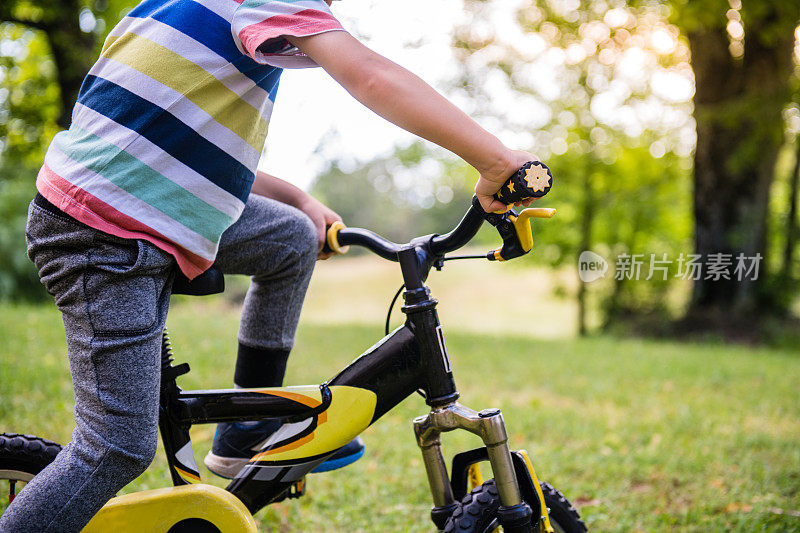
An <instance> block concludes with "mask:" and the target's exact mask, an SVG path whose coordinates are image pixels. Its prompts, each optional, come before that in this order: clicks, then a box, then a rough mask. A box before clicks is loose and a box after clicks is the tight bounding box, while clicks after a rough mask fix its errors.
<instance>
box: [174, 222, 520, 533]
mask: <svg viewBox="0 0 800 533" xmlns="http://www.w3.org/2000/svg"><path fill="white" fill-rule="evenodd" d="M474 231H475V232H476V231H477V227H476V228H474ZM472 234H473V235H474V232H473V233H472ZM471 236H472V235H469V236H468V237H471ZM462 237H463V236H462ZM432 238H433V236H431V237H428V238H421V239H417V240H415V241H412V242H411V243H409V244H408V245H406V246H405V247H404V248H403V249H401V250H400V251H399V252H398V253H397V260H398V262H399V263H400V267H401V270H402V272H403V278H404V281H405V285H406V291H405V293H404V301H405V305H404V306H403V307H402V311H403V312H404V313H405V314H406V315H407V320H406V323H405V324H404V325H403V326H401V327H399V328H397V329H396V330H395V331H394V332H392V333H391V334H389V335H387V336H386V337H384V338H383V339H382V340H381V341H379V342H378V343H376V344H375V345H373V346H372V347H370V348H369V349H368V350H367V351H366V352H364V353H363V354H362V355H361V356H360V357H358V358H357V359H356V360H355V361H353V362H352V363H351V364H350V365H348V366H347V367H346V368H344V369H343V370H342V371H341V372H339V373H338V374H337V375H336V376H334V377H333V378H332V379H331V380H330V381H328V382H326V383H323V384H322V385H319V386H303V387H285V388H274V389H233V390H216V391H206V390H199V391H181V390H180V389H179V388H178V387H177V385H176V384H175V377H176V376H177V375H180V374H182V373H185V372H186V371H188V367H185V368H181V367H171V366H170V365H169V362H170V360H169V353H168V350H165V355H164V357H165V363H164V369H163V372H162V375H163V376H165V380H164V381H162V401H161V419H160V427H161V433H162V438H163V441H164V447H165V450H166V453H167V458H168V462H169V466H170V471H171V475H172V479H173V482H174V483H175V484H176V485H182V484H188V483H195V482H198V481H199V479H200V478H199V474H198V470H197V466H196V465H195V463H194V460H193V458H192V453H191V442H190V440H189V432H188V429H189V427H190V426H191V425H192V424H198V423H212V422H230V421H236V420H257V419H264V418H281V419H282V420H283V421H284V424H283V426H282V427H281V429H280V430H279V431H278V432H276V433H275V434H274V435H273V436H272V437H270V438H269V440H267V441H266V442H265V443H264V444H263V446H262V449H261V451H259V453H258V454H257V455H255V456H254V457H252V458H251V459H250V461H249V462H248V463H247V465H246V466H245V467H244V468H243V469H242V470H241V471H240V472H239V474H238V475H237V477H236V479H234V480H233V481H232V482H231V483H230V484H229V486H228V487H227V490H228V491H230V492H231V493H232V494H234V495H235V496H236V497H237V498H239V499H240V500H241V501H242V502H243V503H244V504H245V506H246V507H247V508H248V510H249V511H250V512H251V513H255V512H256V511H258V510H259V509H261V508H262V507H263V506H265V505H267V504H269V503H270V502H273V501H276V500H278V499H281V498H282V496H283V495H285V494H286V493H287V491H289V490H290V488H291V487H292V486H293V485H294V484H295V483H297V482H298V481H300V480H301V479H302V478H303V477H304V476H305V475H306V474H307V473H308V472H310V471H311V470H312V469H313V468H315V467H316V466H317V465H319V464H320V463H321V462H323V461H324V460H325V459H326V458H327V457H328V456H330V455H331V454H332V453H334V452H335V451H336V450H337V449H338V448H340V447H341V446H343V445H345V444H346V443H347V442H349V441H350V440H351V439H353V438H354V437H355V436H357V435H358V434H359V433H361V432H362V431H363V430H364V429H366V428H367V427H368V426H369V425H371V424H372V423H373V422H375V421H376V420H378V419H379V418H380V417H381V416H383V415H384V414H385V413H386V412H388V411H389V410H391V409H392V408H394V407H395V406H396V405H397V404H399V403H400V402H401V401H402V400H404V399H405V398H406V397H408V396H409V395H410V394H412V393H413V392H414V391H416V390H422V391H424V393H425V397H426V403H428V405H430V406H431V408H432V410H431V412H430V414H428V415H427V416H423V417H419V418H417V419H415V421H414V429H415V434H416V437H417V443H418V445H419V446H420V448H421V450H422V456H423V460H424V463H425V469H426V473H427V477H428V481H429V484H430V488H431V493H432V496H433V502H434V508H433V512H432V515H433V518H434V521H437V516H443V517H444V519H446V518H447V516H449V514H450V513H451V512H452V510H453V509H454V507H455V505H456V502H455V498H454V495H453V490H452V488H451V484H450V481H449V479H448V474H447V468H446V466H445V463H444V458H443V455H442V451H441V440H440V434H441V433H443V432H447V431H451V430H454V429H466V430H467V431H470V432H472V433H475V434H477V435H478V436H480V437H481V438H482V439H483V441H484V444H485V445H486V449H487V452H488V458H489V460H490V462H491V465H492V471H493V473H494V476H495V480H496V483H497V487H498V491H499V493H500V498H501V503H502V505H503V507H502V509H501V511H502V512H504V513H505V515H504V517H503V524H504V526H505V527H506V530H508V531H514V530H517V529H516V528H515V527H514V524H515V523H520V524H522V523H525V521H526V520H527V524H528V525H529V524H530V516H531V509H530V507H529V506H528V505H527V504H526V503H525V502H524V501H523V500H522V497H521V495H520V490H519V487H518V484H517V477H516V474H515V470H514V466H513V464H512V457H511V453H510V451H509V449H508V445H507V435H506V430H505V425H504V422H503V417H502V414H501V413H500V410H499V409H488V410H484V411H481V412H476V411H473V410H471V409H468V408H466V407H464V406H461V405H460V404H458V403H457V402H456V400H457V399H458V397H459V394H458V391H457V389H456V385H455V382H454V380H453V372H452V365H451V363H450V359H449V356H448V354H447V348H446V344H445V340H444V334H443V331H442V327H441V325H440V323H439V318H438V315H437V312H436V305H437V301H436V300H435V299H433V298H432V297H431V295H430V290H429V289H428V288H427V287H426V286H425V284H424V280H425V279H426V278H427V275H428V273H429V271H430V268H431V266H432V265H433V264H434V263H435V262H436V260H437V259H440V256H439V255H438V254H436V253H433V252H432V251H431V249H430V246H429V245H430V242H431V241H432ZM467 240H468V239H467ZM182 366H184V365H182ZM437 525H439V527H442V526H443V524H437ZM519 530H520V531H527V530H528V528H527V527H525V528H523V529H519Z"/></svg>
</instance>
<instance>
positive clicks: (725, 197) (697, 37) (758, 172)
mask: <svg viewBox="0 0 800 533" xmlns="http://www.w3.org/2000/svg"><path fill="white" fill-rule="evenodd" d="M759 37H760V35H759V32H758V30H757V29H751V30H749V31H748V33H747V35H746V37H745V54H744V57H743V58H742V59H735V58H733V57H732V56H731V55H730V52H729V51H728V36H727V34H726V31H725V29H712V30H703V31H696V32H692V33H690V34H689V44H690V48H691V52H692V67H693V69H694V73H695V81H696V92H695V97H694V104H695V120H696V122H697V150H696V152H695V158H694V164H695V169H694V173H695V174H694V186H695V188H694V215H695V249H696V253H698V254H702V259H703V261H704V262H706V263H707V262H708V260H709V254H715V253H724V254H731V260H732V262H733V265H732V266H731V268H730V277H731V279H729V280H726V279H719V280H713V279H700V280H698V281H697V282H696V283H695V286H694V293H693V299H692V303H691V305H690V309H689V312H688V318H690V319H691V318H703V319H705V320H704V321H703V322H704V323H705V324H706V325H710V326H711V327H713V326H714V325H718V326H724V325H725V324H726V323H728V324H730V323H731V322H732V321H735V320H736V319H737V318H742V319H743V318H745V316H749V317H751V318H752V317H753V313H754V312H755V313H758V315H760V313H762V312H771V311H773V310H774V309H773V308H772V306H773V305H774V304H773V303H772V302H771V300H770V299H769V298H765V295H766V291H765V289H764V287H765V283H764V278H765V276H764V274H765V272H766V265H765V262H764V260H762V261H761V264H760V268H759V275H758V278H757V279H755V280H751V279H745V280H742V281H739V280H737V279H736V276H735V275H734V267H735V265H736V257H737V255H739V254H744V256H745V257H755V256H756V255H757V254H760V255H761V257H762V258H766V248H767V242H766V241H767V207H768V205H767V204H768V199H769V190H770V185H771V184H772V180H773V174H774V168H775V161H776V158H777V154H778V150H779V148H780V146H781V143H782V141H783V120H782V116H781V112H782V110H783V108H784V106H785V104H786V103H787V102H788V99H789V87H788V80H789V76H790V73H791V66H792V62H791V53H792V45H793V42H794V40H793V36H791V35H789V36H785V38H784V37H783V36H781V37H780V38H773V39H772V40H771V41H769V42H768V43H765V42H762V40H761V39H760V38H759ZM705 276H706V272H704V275H703V277H705Z"/></svg>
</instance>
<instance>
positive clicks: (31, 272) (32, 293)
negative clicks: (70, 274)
mask: <svg viewBox="0 0 800 533" xmlns="http://www.w3.org/2000/svg"><path fill="white" fill-rule="evenodd" d="M35 193H36V189H35V188H34V186H33V182H30V181H26V180H0V220H2V221H3V223H2V224H0V301H4V300H20V299H28V300H36V299H43V298H44V297H45V296H46V293H45V291H44V288H43V287H42V285H41V283H40V282H39V276H38V275H37V274H36V269H35V268H34V266H33V263H31V262H30V260H28V257H27V256H26V255H25V219H26V215H27V206H28V203H29V202H30V201H31V198H33V195H34V194H35Z"/></svg>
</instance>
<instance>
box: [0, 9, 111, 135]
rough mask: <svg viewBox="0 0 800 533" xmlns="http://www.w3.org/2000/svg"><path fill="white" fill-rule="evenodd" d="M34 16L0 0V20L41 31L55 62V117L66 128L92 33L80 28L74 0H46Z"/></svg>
mask: <svg viewBox="0 0 800 533" xmlns="http://www.w3.org/2000/svg"><path fill="white" fill-rule="evenodd" d="M48 4H49V5H48V6H46V8H44V9H43V10H42V13H41V14H39V15H38V16H37V18H36V19H24V18H22V19H21V18H18V17H16V16H15V12H14V11H15V10H14V4H13V2H9V0H0V22H2V21H8V22H12V23H14V24H22V25H24V26H29V27H30V28H33V29H37V30H40V31H43V32H44V34H45V35H46V36H47V41H48V43H49V44H50V51H51V53H52V55H53V61H54V62H55V64H56V80H57V82H58V86H59V89H60V95H61V96H60V98H61V114H60V115H59V117H58V120H57V121H56V122H57V124H58V125H59V126H61V127H62V128H64V129H66V128H68V127H69V124H70V117H71V113H72V107H73V106H74V105H75V101H76V100H77V99H78V92H79V91H80V88H81V84H82V83H83V78H84V77H85V76H86V73H87V72H88V71H89V68H90V67H91V66H92V63H93V62H94V59H95V57H94V47H95V38H96V37H95V34H93V33H85V32H83V31H82V30H81V28H80V24H79V19H80V14H81V10H82V9H83V8H82V6H81V3H80V2H79V1H78V0H58V1H55V2H52V3H48Z"/></svg>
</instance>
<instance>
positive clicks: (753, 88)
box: [0, 0, 800, 334]
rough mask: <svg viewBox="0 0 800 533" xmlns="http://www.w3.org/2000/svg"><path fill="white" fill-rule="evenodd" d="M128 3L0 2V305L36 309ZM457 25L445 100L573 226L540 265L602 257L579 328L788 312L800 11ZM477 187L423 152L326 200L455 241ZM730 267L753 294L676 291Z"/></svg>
mask: <svg viewBox="0 0 800 533" xmlns="http://www.w3.org/2000/svg"><path fill="white" fill-rule="evenodd" d="M132 4H135V1H130V0H94V1H85V2H81V1H79V0H68V1H53V0H50V1H47V2H31V1H27V0H26V1H23V0H10V1H6V2H3V4H2V6H0V20H3V21H5V22H4V23H2V24H0V216H2V217H3V218H2V220H3V221H4V224H3V225H2V227H0V298H3V299H9V298H19V297H21V296H24V295H28V296H30V295H33V296H34V297H36V296H37V295H41V294H42V292H41V289H39V288H38V282H37V281H36V277H35V274H34V273H33V271H32V268H31V267H30V266H29V265H28V264H27V259H25V257H24V253H23V252H22V251H21V250H23V249H24V244H22V224H23V221H24V216H25V204H26V200H27V199H28V198H30V196H32V194H33V182H34V179H35V174H36V171H37V170H38V166H39V164H40V162H41V158H42V156H43V150H44V148H46V146H47V143H48V142H49V139H50V138H51V137H52V135H53V134H54V133H55V131H57V130H58V129H59V128H61V127H64V126H66V125H67V124H68V121H69V120H68V112H69V109H70V108H71V105H72V102H73V101H74V99H75V95H76V94H77V90H78V88H79V85H80V80H81V79H82V77H83V74H84V73H85V71H86V70H87V69H88V68H89V66H90V64H91V62H92V61H93V60H94V58H95V56H96V54H97V50H98V48H99V46H100V44H101V41H102V38H103V35H104V34H105V33H106V32H107V30H108V29H110V27H111V26H112V25H113V24H114V23H115V22H116V20H118V19H119V17H121V16H122V14H123V13H124V10H125V9H126V8H127V7H130V6H131V5H132ZM461 13H462V14H464V19H463V23H462V24H459V25H458V27H457V28H456V30H455V31H454V32H453V35H452V47H453V49H454V52H455V54H456V57H457V58H458V60H459V69H458V73H457V75H456V76H455V77H454V78H453V79H452V81H451V84H450V88H449V89H448V90H447V92H448V96H449V97H451V98H452V99H454V100H455V101H456V102H457V103H458V104H459V105H460V106H461V107H463V108H464V109H465V110H466V111H467V112H468V113H470V114H471V115H473V116H475V117H477V118H478V119H479V120H481V121H482V123H483V124H485V125H486V126H487V127H488V128H489V129H490V130H492V131H493V132H496V133H497V134H498V135H499V136H500V137H501V138H502V139H503V140H504V141H505V142H507V143H508V144H510V145H514V146H516V147H519V148H523V149H530V150H532V151H533V152H534V153H536V154H538V155H539V156H540V157H541V158H542V159H543V160H545V161H547V162H548V164H550V166H551V167H552V168H553V170H554V174H555V176H556V180H557V184H558V186H557V188H556V189H555V190H554V192H553V193H552V195H551V197H550V198H548V199H547V200H545V202H546V203H547V204H548V205H553V206H555V207H558V208H559V213H558V216H557V217H556V218H555V219H553V220H550V221H547V222H546V223H542V224H538V225H537V228H536V233H537V242H538V243H540V246H539V247H538V248H537V253H536V254H535V257H536V261H538V264H539V265H540V266H545V267H553V268H574V266H575V264H576V261H577V257H578V255H579V254H580V252H581V251H583V250H593V251H595V252H598V253H600V254H601V255H603V256H604V257H606V259H607V260H609V262H610V264H609V273H608V274H607V275H606V278H605V279H604V280H603V281H601V282H598V283H595V284H591V285H589V284H578V289H577V292H576V293H574V294H572V293H570V296H571V297H575V298H576V299H577V301H578V304H579V305H578V308H579V314H580V318H579V324H580V325H581V326H580V328H581V331H582V332H585V331H589V330H591V329H592V328H594V327H602V326H607V325H612V324H620V323H624V324H630V323H635V322H640V323H642V324H645V325H646V327H653V325H654V324H662V325H663V324H668V323H672V324H674V323H675V322H674V321H675V320H679V322H678V324H680V325H681V327H682V328H684V329H686V328H689V329H699V330H702V331H720V332H722V333H723V334H726V333H727V332H731V331H734V332H735V331H736V330H739V329H741V327H742V325H743V324H747V326H748V327H754V326H753V324H754V322H759V320H762V319H763V320H764V321H768V320H772V319H773V317H787V316H791V310H792V305H795V304H796V302H797V297H796V292H797V287H798V277H800V268H798V266H797V261H796V259H795V257H796V254H795V252H794V247H795V244H796V241H797V238H798V231H797V222H796V218H797V214H796V206H797V179H798V170H800V165H798V163H797V162H798V161H800V157H798V155H800V138H799V137H798V132H799V131H800V100H798V94H800V88H799V87H798V83H797V81H798V75H797V72H798V67H797V61H798V45H797V25H798V23H800V0H786V1H781V2H774V1H771V0H750V1H748V2H747V3H746V4H743V3H741V1H740V0H691V1H689V0H661V1H656V0H628V1H627V2H626V1H624V0H592V1H590V0H464V1H463V11H461ZM411 67H412V68H413V65H411ZM344 180H347V186H342V184H341V182H342V181H344ZM474 180H475V175H474V173H473V172H472V171H471V170H470V169H469V168H467V167H466V166H465V165H464V164H463V163H461V162H459V161H457V160H454V159H453V158H452V157H450V156H449V155H448V154H446V153H444V152H442V151H440V150H438V149H435V148H432V147H430V145H427V144H421V143H415V144H412V145H409V146H402V147H398V148H397V150H396V151H395V153H392V154H385V155H382V156H379V157H376V158H374V159H373V160H370V161H363V162H360V163H353V162H352V160H347V159H346V158H344V159H342V160H339V161H332V162H331V164H330V167H329V168H328V170H327V171H326V172H324V173H323V174H322V175H321V176H320V177H319V178H318V180H317V181H316V183H315V184H314V186H313V190H314V192H315V193H316V194H318V195H320V196H322V197H323V198H324V199H325V200H326V201H328V202H329V203H330V204H331V205H332V207H334V208H336V209H338V210H339V211H340V212H341V214H342V215H343V216H344V218H345V220H347V221H348V223H349V224H351V225H362V226H368V227H371V228H374V229H375V230H376V231H379V232H382V233H385V234H387V235H388V236H390V237H392V238H395V239H404V238H407V237H408V236H410V235H414V234H421V233H426V232H433V231H437V230H439V231H441V230H442V229H443V228H447V227H449V226H451V225H452V224H453V223H454V222H455V220H456V219H457V218H458V217H459V216H460V214H461V213H462V211H463V206H464V205H465V202H466V201H467V199H468V198H469V196H470V195H471V188H472V185H473V182H474ZM487 239H488V237H487ZM486 244H487V245H489V243H488V242H487V243H486ZM716 253H722V254H728V255H729V256H730V257H732V258H735V257H736V256H737V255H739V254H743V255H746V256H748V257H754V256H757V255H760V256H761V257H763V261H762V262H761V264H760V270H761V272H760V275H759V277H758V279H757V280H754V281H752V282H740V281H737V280H735V279H731V280H728V279H724V278H722V279H705V276H700V278H699V279H697V280H696V281H695V282H694V283H692V284H689V283H684V282H679V278H678V277H676V274H679V272H678V269H679V267H680V266H681V264H680V263H679V261H678V259H679V258H680V257H682V255H681V254H683V256H688V255H689V254H700V255H701V256H702V257H707V256H708V255H709V254H716ZM625 254H627V255H628V256H630V255H633V254H642V256H643V258H644V261H645V262H648V261H649V260H650V256H651V255H652V256H653V257H654V258H656V259H660V258H662V257H664V254H666V257H669V258H670V259H671V262H670V263H669V265H668V275H665V276H664V278H663V279H662V278H661V277H657V278H654V279H651V280H649V281H647V282H642V281H638V282H637V281H635V280H632V279H629V278H628V277H625V276H621V277H620V276H614V268H615V261H616V260H617V259H616V258H619V257H622V256H623V255H625ZM644 266H645V268H646V267H647V264H645V265H644ZM681 318H682V319H683V320H682V321H680V319H681ZM756 329H758V328H757V327H756Z"/></svg>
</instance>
